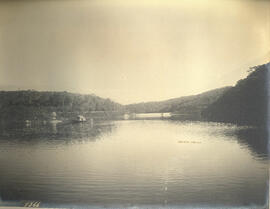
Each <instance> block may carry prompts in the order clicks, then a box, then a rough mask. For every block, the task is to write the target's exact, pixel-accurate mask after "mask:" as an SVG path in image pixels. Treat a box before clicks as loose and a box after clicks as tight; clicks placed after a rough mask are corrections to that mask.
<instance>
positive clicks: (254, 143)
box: [235, 128, 268, 157]
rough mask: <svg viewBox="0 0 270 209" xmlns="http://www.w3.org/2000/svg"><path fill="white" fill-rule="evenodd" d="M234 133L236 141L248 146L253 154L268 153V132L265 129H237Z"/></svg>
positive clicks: (264, 154) (265, 154)
mask: <svg viewBox="0 0 270 209" xmlns="http://www.w3.org/2000/svg"><path fill="white" fill-rule="evenodd" d="M235 134H236V136H237V139H238V142H239V143H241V144H242V145H245V146H248V147H249V148H250V150H251V151H252V152H253V153H254V154H256V155H259V156H264V157H266V156H267V155H268V133H267V130H266V129H263V128H261V129H260V128H249V129H238V130H236V131H235Z"/></svg>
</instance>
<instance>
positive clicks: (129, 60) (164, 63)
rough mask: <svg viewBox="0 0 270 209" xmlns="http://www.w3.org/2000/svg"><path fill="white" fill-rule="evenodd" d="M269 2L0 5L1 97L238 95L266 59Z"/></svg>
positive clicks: (128, 99) (111, 0) (122, 0)
mask: <svg viewBox="0 0 270 209" xmlns="http://www.w3.org/2000/svg"><path fill="white" fill-rule="evenodd" d="M269 52H270V0H269V1H268V0H265V1H263V0H261V1H255V0H254V1H252V0H208V1H207V0H178V1H177V0H155V1H154V0H144V1H140V0H131V1H128V0H96V1H95V0H89V1H87V0H68V1H64V0H55V1H54V0H47V1H45V0H44V1H41V0H38V1H37V0H36V1H30V0H28V1H23V0H20V1H14V0H12V1H0V89H2V90H16V89H35V90H58V91H63V90H66V91H71V92H77V93H94V94H96V95H99V96H102V97H109V98H111V99H113V100H114V101H117V102H120V103H124V104H126V103H133V102H140V101H150V100H162V99H168V98H172V97H179V96H183V95H190V94H197V93H200V92H203V91H206V90H210V89H213V88H217V87H222V86H226V85H234V84H235V82H236V81H237V80H239V79H240V78H243V77H245V76H246V70H247V69H248V67H250V66H254V65H258V64H263V63H265V62H267V61H269V58H270V54H269Z"/></svg>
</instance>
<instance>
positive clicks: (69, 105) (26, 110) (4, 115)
mask: <svg viewBox="0 0 270 209" xmlns="http://www.w3.org/2000/svg"><path fill="white" fill-rule="evenodd" d="M0 98H1V99H0V115H1V119H4V120H8V119H16V120H25V119H29V120H33V119H48V118H49V117H50V116H51V113H52V112H56V113H57V115H58V116H60V117H69V116H72V115H74V114H85V113H87V112H96V111H103V112H106V111H119V110H121V109H122V105H120V104H118V103H115V102H113V101H111V100H110V99H103V98H100V97H98V96H95V95H81V94H73V93H68V92H38V91H32V90H28V91H1V92H0Z"/></svg>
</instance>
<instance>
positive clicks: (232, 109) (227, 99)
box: [202, 63, 270, 126]
mask: <svg viewBox="0 0 270 209" xmlns="http://www.w3.org/2000/svg"><path fill="white" fill-rule="evenodd" d="M269 69H270V63H268V64H264V65H260V66H256V67H253V68H250V71H251V72H250V74H249V75H248V76H247V78H245V79H242V80H239V81H238V83H237V84H236V85H235V86H234V87H233V88H231V89H229V90H228V91H227V92H225V93H224V95H223V96H221V97H220V98H219V99H218V100H217V101H216V102H214V103H213V104H211V105H209V106H208V107H207V108H206V109H205V110H204V111H203V112H202V116H203V117H204V118H205V119H206V120H210V121H218V122H229V123H237V124H245V125H260V126H263V125H266V121H267V102H268V100H269V94H268V90H269V86H268V79H269V74H268V73H269Z"/></svg>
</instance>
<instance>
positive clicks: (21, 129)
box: [0, 121, 115, 143]
mask: <svg viewBox="0 0 270 209" xmlns="http://www.w3.org/2000/svg"><path fill="white" fill-rule="evenodd" d="M114 128H115V125H114V124H113V123H110V122H108V121H107V122H105V121H103V122H102V121H97V122H96V123H93V121H89V122H85V123H54V122H35V123H33V122H32V123H26V124H24V123H4V122H2V123H0V140H8V141H16V142H18V140H19V142H20V141H33V140H35V141H42V140H44V141H46V140H51V141H52V140H54V141H55V140H57V141H59V142H61V141H63V140H64V141H65V143H66V142H68V141H70V140H73V141H74V140H82V139H84V140H96V139H97V138H100V136H101V135H102V134H106V133H108V132H111V131H112V130H113V129H114Z"/></svg>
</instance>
